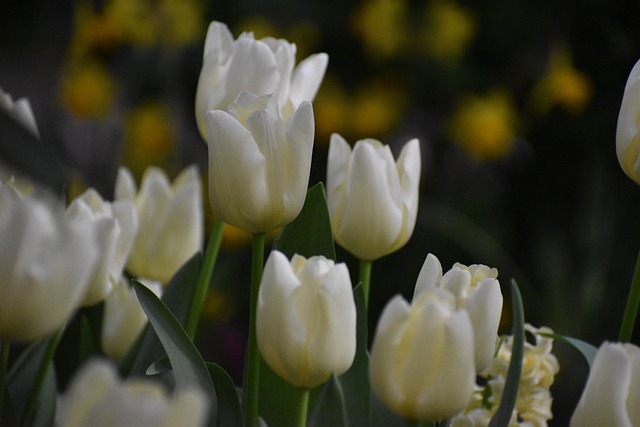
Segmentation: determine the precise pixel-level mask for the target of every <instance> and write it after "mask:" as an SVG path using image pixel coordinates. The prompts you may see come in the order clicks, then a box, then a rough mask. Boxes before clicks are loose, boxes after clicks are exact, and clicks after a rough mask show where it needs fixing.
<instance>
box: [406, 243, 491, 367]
mask: <svg viewBox="0 0 640 427" xmlns="http://www.w3.org/2000/svg"><path fill="white" fill-rule="evenodd" d="M497 276H498V270H496V269H495V268H489V267H487V266H486V265H478V264H475V265H471V266H469V267H466V266H464V265H462V264H459V263H456V264H455V265H454V266H453V268H451V270H449V271H448V272H447V273H446V274H445V275H444V276H443V275H442V266H441V265H440V261H439V260H438V258H437V257H436V256H435V255H432V254H429V255H427V258H426V259H425V261H424V264H423V266H422V270H421V271H420V275H419V276H418V281H417V282H416V288H415V293H414V298H416V297H417V296H418V295H420V293H422V292H424V291H425V290H427V289H430V288H442V289H446V290H448V291H449V292H451V293H452V294H453V295H454V296H455V299H456V307H457V308H458V309H465V310H467V311H468V312H469V316H471V324H472V325H473V333H474V342H475V360H476V370H477V371H478V372H482V371H483V370H484V369H485V368H486V367H487V366H489V362H491V359H492V358H493V355H494V353H495V351H496V343H497V341H498V326H499V325H500V317H501V315H502V300H503V298H502V291H501V290H500V283H499V282H498V280H496V278H497Z"/></svg>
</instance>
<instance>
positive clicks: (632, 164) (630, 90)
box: [616, 61, 640, 183]
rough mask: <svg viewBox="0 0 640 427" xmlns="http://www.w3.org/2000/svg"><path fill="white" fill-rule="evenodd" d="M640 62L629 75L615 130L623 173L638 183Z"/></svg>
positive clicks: (639, 158) (639, 166)
mask: <svg viewBox="0 0 640 427" xmlns="http://www.w3.org/2000/svg"><path fill="white" fill-rule="evenodd" d="M639 100H640V61H638V62H636V64H635V66H634V67H633V69H632V70H631V73H630V74H629V78H628V80H627V84H626V86H625V90H624V95H623V97H622V103H621V105H620V113H619V114H618V124H617V128H616V152H617V155H618V161H619V162H620V166H621V167H622V170H623V171H624V173H626V174H627V175H628V176H629V177H630V178H631V179H633V180H634V181H635V182H636V183H640V135H638V127H639V126H640V123H639V122H638V117H639V116H640V107H639V106H638V105H639Z"/></svg>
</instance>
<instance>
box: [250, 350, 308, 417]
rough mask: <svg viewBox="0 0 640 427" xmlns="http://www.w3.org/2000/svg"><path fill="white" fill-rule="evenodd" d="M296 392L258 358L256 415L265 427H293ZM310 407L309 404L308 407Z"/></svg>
mask: <svg viewBox="0 0 640 427" xmlns="http://www.w3.org/2000/svg"><path fill="white" fill-rule="evenodd" d="M297 400H298V391H297V390H296V388H295V387H293V386H292V385H291V384H289V383H287V382H286V381H285V380H283V379H282V378H280V377H279V376H278V374H276V373H275V372H273V370H272V369H271V368H270V367H269V365H267V364H266V363H265V362H264V360H262V358H260V391H259V400H258V402H259V406H258V414H259V415H260V417H261V418H262V419H264V421H265V422H266V424H267V425H269V426H279V427H293V426H295V414H294V411H292V410H291V408H295V407H296V402H297ZM309 406H310V407H311V404H310V405H309Z"/></svg>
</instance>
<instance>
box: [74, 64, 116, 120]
mask: <svg viewBox="0 0 640 427" xmlns="http://www.w3.org/2000/svg"><path fill="white" fill-rule="evenodd" d="M116 88H117V84H116V81H115V80H114V78H113V77H112V76H111V74H110V73H109V71H108V70H107V69H106V68H105V67H104V66H103V65H102V64H100V63H98V62H88V63H85V64H82V65H77V66H75V67H72V68H71V69H70V70H68V71H67V73H66V75H65V76H64V77H63V81H62V103H63V105H64V106H65V107H66V108H67V109H68V110H69V112H70V113H71V114H72V115H74V116H75V117H77V118H80V119H87V118H100V117H104V116H106V115H107V114H108V113H109V111H110V109H111V106H112V104H113V100H114V98H115V92H116Z"/></svg>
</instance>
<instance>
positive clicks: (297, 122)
mask: <svg viewBox="0 0 640 427" xmlns="http://www.w3.org/2000/svg"><path fill="white" fill-rule="evenodd" d="M207 128H208V132H209V199H210V201H211V207H212V209H213V211H214V213H215V214H216V215H217V216H218V217H219V218H220V219H222V220H223V221H224V222H226V223H228V224H231V225H233V226H235V227H238V228H242V229H244V230H247V231H250V232H252V233H257V232H265V231H269V230H272V229H274V228H277V227H281V226H283V225H286V224H288V223H290V222H291V221H293V220H294V219H295V218H296V217H297V216H298V214H299V213H300V210H301V209H302V205H303V204H304V200H305V197H306V193H307V186H308V183H309V173H310V170H311V154H312V151H313V138H314V120H313V110H312V107H311V104H310V103H308V102H303V103H302V104H301V105H300V107H299V108H298V109H297V110H296V111H295V112H294V113H293V114H292V115H291V117H290V118H289V120H288V121H287V122H285V121H283V120H282V119H281V118H280V116H279V113H278V105H277V102H276V100H275V98H274V97H273V96H256V95H254V94H252V93H249V92H242V93H241V94H240V95H238V97H237V98H236V100H235V101H234V102H233V103H231V105H230V106H229V110H228V112H227V111H222V110H215V111H209V112H208V113H207Z"/></svg>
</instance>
